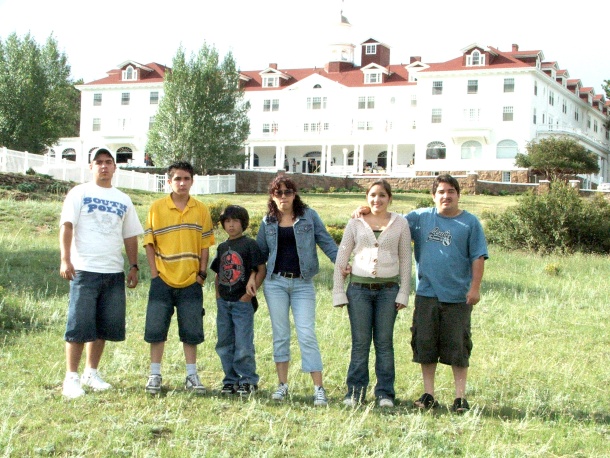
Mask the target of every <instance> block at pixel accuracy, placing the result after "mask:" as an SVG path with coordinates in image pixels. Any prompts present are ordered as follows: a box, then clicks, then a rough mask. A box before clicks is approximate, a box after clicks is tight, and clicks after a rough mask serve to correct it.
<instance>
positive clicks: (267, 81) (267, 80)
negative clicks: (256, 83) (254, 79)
mask: <svg viewBox="0 0 610 458" xmlns="http://www.w3.org/2000/svg"><path fill="white" fill-rule="evenodd" d="M263 87H280V77H279V76H277V75H270V76H263Z"/></svg>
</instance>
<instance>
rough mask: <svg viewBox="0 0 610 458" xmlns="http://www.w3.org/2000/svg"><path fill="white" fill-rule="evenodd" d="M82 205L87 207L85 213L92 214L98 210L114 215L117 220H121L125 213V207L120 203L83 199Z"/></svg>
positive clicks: (89, 198)
mask: <svg viewBox="0 0 610 458" xmlns="http://www.w3.org/2000/svg"><path fill="white" fill-rule="evenodd" d="M83 204H84V205H86V206H87V207H88V208H87V213H92V212H93V211H95V210H98V211H102V212H106V213H114V214H116V215H117V216H118V217H119V218H122V217H123V215H125V212H126V211H127V205H125V204H122V203H121V202H114V201H111V200H105V199H98V198H97V197H85V198H84V199H83Z"/></svg>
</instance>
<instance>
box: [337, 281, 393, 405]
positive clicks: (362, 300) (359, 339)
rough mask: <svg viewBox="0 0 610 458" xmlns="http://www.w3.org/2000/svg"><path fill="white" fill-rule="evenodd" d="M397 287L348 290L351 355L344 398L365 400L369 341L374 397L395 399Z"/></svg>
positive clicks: (351, 287) (351, 285)
mask: <svg viewBox="0 0 610 458" xmlns="http://www.w3.org/2000/svg"><path fill="white" fill-rule="evenodd" d="M397 294H398V285H394V286H392V287H389V288H383V289H379V290H370V289H368V288H366V287H361V286H355V285H353V284H351V283H350V285H349V286H348V288H347V299H348V306H347V311H348V314H349V322H350V326H351V329H352V355H351V360H350V363H349V369H348V371H347V395H346V397H352V396H353V397H355V398H356V399H361V400H364V397H365V395H366V390H367V388H368V385H369V352H370V349H371V338H372V340H373V343H374V345H375V375H376V376H377V385H376V386H375V397H386V398H390V399H394V396H395V392H394V379H395V370H394V322H395V321H396V315H397V313H398V312H397V310H396V306H395V304H396V302H395V301H396V295H397Z"/></svg>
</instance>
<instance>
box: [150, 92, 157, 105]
mask: <svg viewBox="0 0 610 458" xmlns="http://www.w3.org/2000/svg"><path fill="white" fill-rule="evenodd" d="M150 104H151V105H158V104H159V92H157V91H152V92H151V93H150Z"/></svg>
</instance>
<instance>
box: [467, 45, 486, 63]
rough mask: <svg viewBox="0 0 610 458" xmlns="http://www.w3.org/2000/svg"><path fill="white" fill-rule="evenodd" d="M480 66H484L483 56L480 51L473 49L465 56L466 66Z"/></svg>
mask: <svg viewBox="0 0 610 458" xmlns="http://www.w3.org/2000/svg"><path fill="white" fill-rule="evenodd" d="M482 65H485V54H481V51H479V50H478V49H475V50H474V51H472V53H470V55H469V56H466V66H468V67H478V66H482Z"/></svg>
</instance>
